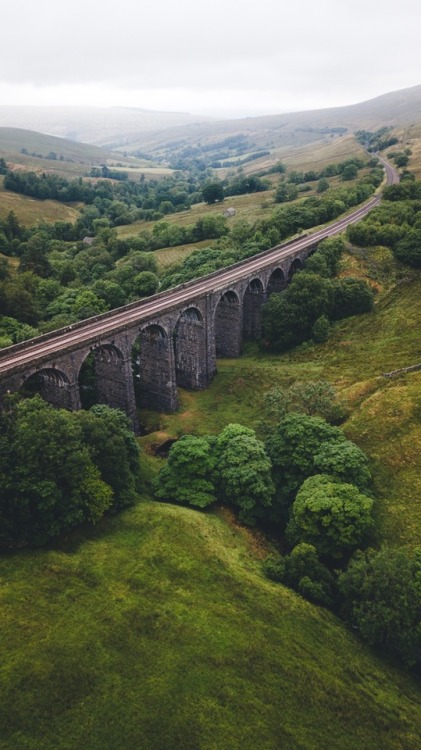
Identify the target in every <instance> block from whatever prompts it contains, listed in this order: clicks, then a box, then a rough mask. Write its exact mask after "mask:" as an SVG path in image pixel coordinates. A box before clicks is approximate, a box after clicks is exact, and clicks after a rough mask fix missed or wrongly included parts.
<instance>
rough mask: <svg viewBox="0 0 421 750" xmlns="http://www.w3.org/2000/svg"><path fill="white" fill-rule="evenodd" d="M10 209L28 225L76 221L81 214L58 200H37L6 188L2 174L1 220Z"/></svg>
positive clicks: (0, 188)
mask: <svg viewBox="0 0 421 750" xmlns="http://www.w3.org/2000/svg"><path fill="white" fill-rule="evenodd" d="M9 211H14V213H15V214H16V218H17V219H18V221H19V222H20V223H21V224H23V225H24V226H26V227H33V226H34V225H36V224H40V223H42V222H44V221H46V222H49V223H53V222H55V221H71V222H75V221H76V219H77V218H78V216H79V211H78V210H77V208H75V207H74V206H69V205H66V204H65V203H59V202H58V201H50V200H37V199H36V198H30V197H29V196H27V195H19V193H12V192H11V191H10V190H5V189H4V177H1V176H0V220H1V219H5V218H6V216H7V214H8V213H9Z"/></svg>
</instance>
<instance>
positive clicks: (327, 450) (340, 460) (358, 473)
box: [314, 440, 371, 490]
mask: <svg viewBox="0 0 421 750" xmlns="http://www.w3.org/2000/svg"><path fill="white" fill-rule="evenodd" d="M367 464H368V459H367V456H366V455H365V453H363V451H362V450H360V448H358V446H357V445H355V443H352V442H351V440H340V441H338V440H331V441H329V442H326V443H323V444H322V445H321V446H320V448H319V449H318V451H317V452H316V453H315V455H314V467H315V470H316V472H317V473H320V474H329V475H331V476H333V477H335V479H337V480H339V481H340V482H347V483H349V484H355V485H356V486H357V487H358V488H359V489H360V490H365V489H367V486H368V484H369V482H370V478H371V477H370V472H369V470H368V466H367Z"/></svg>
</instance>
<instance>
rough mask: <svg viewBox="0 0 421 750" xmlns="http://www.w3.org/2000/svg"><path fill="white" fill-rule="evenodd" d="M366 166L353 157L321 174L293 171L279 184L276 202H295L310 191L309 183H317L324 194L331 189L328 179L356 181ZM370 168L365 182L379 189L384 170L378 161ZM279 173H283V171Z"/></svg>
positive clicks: (323, 170) (329, 166)
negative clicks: (337, 177) (301, 193)
mask: <svg viewBox="0 0 421 750" xmlns="http://www.w3.org/2000/svg"><path fill="white" fill-rule="evenodd" d="M364 166H366V163H365V162H364V161H362V160H361V159H358V158H357V157H352V158H350V159H346V160H345V161H343V162H339V163H338V164H328V165H327V166H326V167H324V169H322V170H321V171H319V172H317V171H316V170H314V169H311V170H308V171H307V172H300V171H295V170H293V171H291V172H289V173H288V175H287V177H286V178H282V180H281V182H280V183H279V185H278V187H277V190H276V193H275V202H276V203H286V202H287V201H292V200H295V199H296V198H297V197H298V194H299V193H300V192H305V191H306V190H310V186H309V185H308V184H307V183H309V182H316V181H317V182H318V185H317V192H318V193H324V192H325V191H326V190H328V188H329V181H328V179H327V178H328V177H335V176H337V175H340V176H341V179H342V180H343V181H344V182H348V181H350V180H355V179H356V178H357V177H358V171H359V170H360V169H362V167H364ZM368 166H370V167H371V170H370V173H369V175H367V177H366V178H365V180H366V181H367V182H368V183H370V182H371V183H372V184H373V185H374V186H375V187H378V185H380V184H381V181H382V179H383V170H382V169H381V168H380V167H379V166H378V160H372V161H370V162H369V164H368ZM279 171H281V172H282V171H283V170H279Z"/></svg>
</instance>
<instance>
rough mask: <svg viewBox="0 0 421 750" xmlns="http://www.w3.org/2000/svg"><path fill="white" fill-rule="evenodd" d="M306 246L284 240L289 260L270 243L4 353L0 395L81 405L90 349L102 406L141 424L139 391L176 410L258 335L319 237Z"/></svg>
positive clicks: (145, 400) (150, 403) (148, 402)
mask: <svg viewBox="0 0 421 750" xmlns="http://www.w3.org/2000/svg"><path fill="white" fill-rule="evenodd" d="M301 245H302V247H299V248H298V249H296V248H295V246H294V243H285V244H284V245H281V246H279V247H278V248H277V249H278V251H279V250H281V253H282V254H283V255H284V256H285V257H282V258H274V257H272V256H273V251H274V249H272V250H271V251H266V252H265V253H261V254H259V255H258V256H254V258H251V259H249V260H248V261H242V262H240V263H237V264H236V265H235V266H231V267H230V269H223V270H222V271H219V272H216V273H214V274H210V275H209V276H206V277H204V279H199V280H197V281H194V282H190V283H189V284H186V285H183V286H182V287H176V288H175V289H174V290H170V291H169V292H163V293H161V294H157V295H154V297H149V298H148V299H147V300H143V301H141V302H138V303H134V304H132V305H127V306H126V307H124V308H119V310H114V311H111V312H110V313H106V314H105V315H100V316H97V317H96V318H91V319H89V320H88V321H82V323H79V324H76V325H74V326H68V327H67V328H64V329H61V330H60V331H55V332H53V333H51V334H46V335H44V336H40V337H38V338H36V339H34V340H33V341H30V342H23V343H22V344H18V345H16V346H12V347H8V348H7V349H4V350H2V351H1V352H0V396H1V395H4V394H5V393H6V392H13V391H17V390H19V389H21V388H22V386H28V385H32V386H35V387H36V389H37V390H38V391H39V392H40V393H41V394H42V396H43V397H44V398H45V399H46V400H47V401H48V402H50V403H51V404H53V405H55V406H58V407H64V408H67V409H71V410H75V409H80V408H81V392H80V389H81V387H82V388H83V383H82V378H81V372H82V371H83V366H84V363H85V362H86V360H87V358H88V357H89V356H90V355H93V359H94V373H95V390H96V401H97V402H98V403H105V404H108V405H109V406H112V407H117V408H119V409H122V410H123V411H125V412H126V414H127V415H128V416H129V417H130V419H131V421H132V423H133V425H134V427H135V428H137V417H136V400H135V391H136V392H137V393H138V401H139V402H140V405H141V406H143V407H146V408H150V409H156V410H162V411H174V410H175V409H176V408H177V403H178V402H177V386H181V387H183V388H188V389H202V388H206V386H207V385H208V384H209V383H210V381H211V380H212V378H213V376H214V374H215V373H216V359H217V357H238V356H239V355H240V353H241V348H242V342H243V341H244V340H246V339H255V338H259V337H260V335H261V317H262V305H263V303H264V302H265V301H266V300H267V298H268V297H269V296H270V295H271V294H272V293H273V292H280V291H282V290H283V289H285V287H286V285H287V283H288V281H289V279H290V278H291V276H292V275H293V273H294V272H295V271H296V270H297V269H300V268H302V266H303V264H304V262H305V259H306V257H307V256H308V255H309V254H310V252H311V251H312V250H314V249H315V247H316V246H317V242H316V241H311V242H310V243H309V241H308V240H307V241H305V240H304V239H301ZM289 248H290V249H289ZM256 259H258V262H257V264H256ZM253 261H254V263H253ZM233 271H235V273H234V274H233V273H232V272H233ZM230 272H231V273H230ZM177 292H178V294H177ZM179 297H181V300H180V301H179V300H178V298H179ZM151 303H155V305H153V304H151ZM151 307H158V311H157V312H156V311H155V310H154V309H153V310H150V308H151ZM104 323H106V324H107V327H106V329H105V330H103V324H104ZM69 338H70V339H71V340H69ZM31 351H32V356H31ZM23 355H25V356H23Z"/></svg>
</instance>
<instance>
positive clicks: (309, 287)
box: [262, 272, 333, 351]
mask: <svg viewBox="0 0 421 750" xmlns="http://www.w3.org/2000/svg"><path fill="white" fill-rule="evenodd" d="M332 304H333V290H332V283H331V282H330V280H329V279H323V278H321V277H320V276H317V275H316V274H314V273H306V272H304V273H299V274H296V275H295V276H294V277H293V279H292V281H291V284H290V285H289V287H288V288H287V289H286V291H285V292H283V293H282V294H272V295H271V296H270V298H269V301H268V302H267V303H266V304H265V305H264V307H263V321H262V322H263V336H264V338H265V339H266V341H267V343H268V346H269V348H271V349H273V350H274V351H283V350H285V349H288V348H290V347H291V346H294V345H296V344H299V343H301V342H302V341H305V340H306V339H308V338H310V336H311V334H312V328H313V325H314V323H315V321H316V320H317V318H319V317H320V316H321V315H329V313H330V311H331V309H332Z"/></svg>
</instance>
